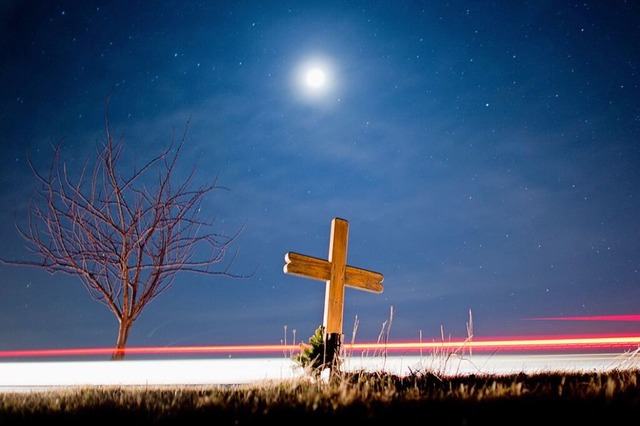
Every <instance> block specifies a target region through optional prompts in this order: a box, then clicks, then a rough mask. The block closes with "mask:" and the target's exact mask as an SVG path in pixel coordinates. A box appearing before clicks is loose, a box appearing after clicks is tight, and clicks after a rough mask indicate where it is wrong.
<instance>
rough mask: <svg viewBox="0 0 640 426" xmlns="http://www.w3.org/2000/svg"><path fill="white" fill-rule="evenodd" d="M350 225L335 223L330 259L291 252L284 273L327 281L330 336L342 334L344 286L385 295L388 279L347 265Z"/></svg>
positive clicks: (326, 315) (326, 313) (327, 329)
mask: <svg viewBox="0 0 640 426" xmlns="http://www.w3.org/2000/svg"><path fill="white" fill-rule="evenodd" d="M348 237H349V222H347V221H346V220H344V219H340V218H334V219H333V220H332V221H331V239H330V241H329V260H328V261H327V260H324V259H319V258H317V257H312V256H306V255H304V254H299V253H294V252H288V253H287V254H285V256H284V260H285V265H284V273H285V274H293V275H299V276H302V277H305V278H312V279H316V280H322V281H326V283H327V286H326V291H325V298H324V318H323V321H322V323H323V325H324V328H325V333H326V334H334V333H335V334H338V335H341V334H342V314H343V310H344V287H345V286H347V287H354V288H359V289H361V290H366V291H371V292H374V293H381V292H382V281H383V279H384V277H383V276H382V274H380V273H378V272H372V271H368V270H366V269H360V268H354V267H353V266H349V265H347V240H348Z"/></svg>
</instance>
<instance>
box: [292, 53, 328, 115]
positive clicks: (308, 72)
mask: <svg viewBox="0 0 640 426" xmlns="http://www.w3.org/2000/svg"><path fill="white" fill-rule="evenodd" d="M291 82H292V86H291V87H292V90H293V94H294V96H295V98H296V100H298V101H300V102H302V103H304V104H307V105H310V106H313V107H321V108H329V107H331V106H333V105H335V103H336V102H339V97H338V96H337V94H338V90H339V88H340V84H339V83H340V82H339V79H338V68H337V66H336V63H335V62H334V61H333V60H331V59H330V58H329V57H327V56H324V55H314V56H307V57H306V58H303V59H302V60H300V62H298V64H297V66H296V67H294V68H293V69H292V80H291Z"/></svg>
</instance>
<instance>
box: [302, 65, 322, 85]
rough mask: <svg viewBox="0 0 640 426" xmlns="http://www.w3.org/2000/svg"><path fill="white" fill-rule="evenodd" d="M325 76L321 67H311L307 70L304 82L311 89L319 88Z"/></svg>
mask: <svg viewBox="0 0 640 426" xmlns="http://www.w3.org/2000/svg"><path fill="white" fill-rule="evenodd" d="M326 79H327V77H326V75H325V73H324V71H323V70H322V69H321V68H311V69H310V70H309V71H307V74H306V76H305V82H306V83H307V86H309V87H310V88H312V89H320V88H322V86H324V84H325V81H326Z"/></svg>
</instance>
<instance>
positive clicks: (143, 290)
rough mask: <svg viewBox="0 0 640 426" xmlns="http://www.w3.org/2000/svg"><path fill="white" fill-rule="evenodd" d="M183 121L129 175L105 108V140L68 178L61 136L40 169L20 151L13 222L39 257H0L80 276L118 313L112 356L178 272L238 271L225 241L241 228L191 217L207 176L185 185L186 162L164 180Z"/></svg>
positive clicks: (172, 166)
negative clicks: (20, 198)
mask: <svg viewBox="0 0 640 426" xmlns="http://www.w3.org/2000/svg"><path fill="white" fill-rule="evenodd" d="M188 124H189V122H188V121H187V124H186V125H185V130H184V133H183V136H182V138H181V140H180V142H179V143H178V144H175V140H172V142H171V145H170V146H169V147H168V148H166V149H164V150H162V152H160V153H159V154H158V155H157V156H155V157H153V158H152V159H151V160H149V161H148V162H147V163H145V164H143V165H142V166H141V167H139V168H136V167H135V166H134V167H133V171H132V173H130V175H124V174H123V173H122V172H121V170H120V166H119V161H120V159H121V155H122V149H123V138H122V137H121V138H119V139H118V140H117V141H114V139H113V137H112V135H111V131H110V128H109V114H108V108H107V114H106V141H105V142H100V143H98V150H97V156H96V157H95V163H94V164H93V166H91V165H90V164H89V161H87V162H86V163H85V164H84V167H83V168H82V170H81V172H80V175H79V177H78V178H75V179H74V178H72V177H71V176H70V174H69V171H68V170H67V167H66V165H65V163H64V162H63V161H62V160H61V143H58V144H57V145H56V144H52V147H53V160H52V162H51V166H50V168H49V170H48V173H40V172H38V171H37V170H36V168H35V167H34V164H33V162H32V161H31V159H30V158H28V161H29V165H30V167H31V170H32V171H33V173H34V175H35V177H36V178H37V181H38V183H39V185H38V187H37V188H36V190H35V191H34V194H33V195H32V198H31V200H30V203H29V207H28V222H27V225H25V226H23V227H21V226H20V225H18V223H17V221H16V227H17V229H18V232H19V234H20V235H21V236H22V238H23V239H24V240H26V242H27V248H28V250H29V251H30V252H31V253H33V254H35V255H37V256H38V257H39V260H38V261H29V260H6V259H0V261H2V263H5V264H12V265H18V266H32V267H38V268H42V269H44V270H46V271H48V272H49V273H52V274H53V273H58V272H61V273H64V274H68V275H72V276H77V277H78V278H80V280H81V281H82V284H83V285H84V287H85V288H86V290H87V292H88V293H89V295H90V296H91V298H92V299H93V300H95V301H97V302H100V303H102V304H103V305H105V306H106V307H107V308H109V309H110V310H111V311H112V312H113V313H114V314H115V316H116V318H117V320H118V324H119V327H118V337H117V339H116V345H115V349H114V352H113V354H112V356H111V359H113V360H119V359H124V356H125V347H126V344H127V339H128V337H129V333H130V331H131V328H132V326H133V324H134V322H135V320H136V319H137V318H138V317H139V315H140V314H141V313H142V311H143V309H144V308H145V306H147V304H148V303H149V302H151V301H152V300H153V299H155V298H156V297H157V296H159V295H161V294H162V293H164V292H165V291H167V290H168V289H169V288H170V287H171V286H172V283H173V282H174V279H175V277H176V274H177V273H178V272H193V273H199V274H208V275H223V276H227V277H235V278H238V277H241V275H236V274H233V273H232V272H231V265H232V264H233V261H234V260H235V258H236V255H237V250H233V252H231V246H232V245H233V243H234V242H235V241H236V240H237V237H238V235H239V233H240V232H241V229H242V228H240V230H238V231H237V232H235V233H233V234H230V235H226V234H225V233H220V232H214V231H213V225H214V222H215V219H210V220H203V219H201V217H200V216H201V215H200V213H201V212H200V206H201V203H202V201H203V199H204V197H205V196H206V195H208V194H209V193H211V192H212V191H215V190H218V189H223V187H221V186H218V185H217V183H216V181H217V178H216V180H215V181H214V183H213V184H210V185H208V186H202V187H197V188H192V180H193V176H194V172H195V167H194V168H193V169H192V170H191V173H190V174H189V175H188V176H187V177H186V179H184V180H182V181H180V182H178V183H176V182H174V181H173V175H174V174H175V172H176V167H177V161H178V156H179V154H180V150H181V148H182V147H183V145H184V143H185V138H186V135H187V129H188ZM174 145H175V146H174Z"/></svg>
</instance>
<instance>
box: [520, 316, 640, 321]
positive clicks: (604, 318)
mask: <svg viewBox="0 0 640 426" xmlns="http://www.w3.org/2000/svg"><path fill="white" fill-rule="evenodd" d="M526 319H527V320H529V321H623V322H624V321H631V322H640V315H590V316H578V317H541V318H526Z"/></svg>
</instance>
